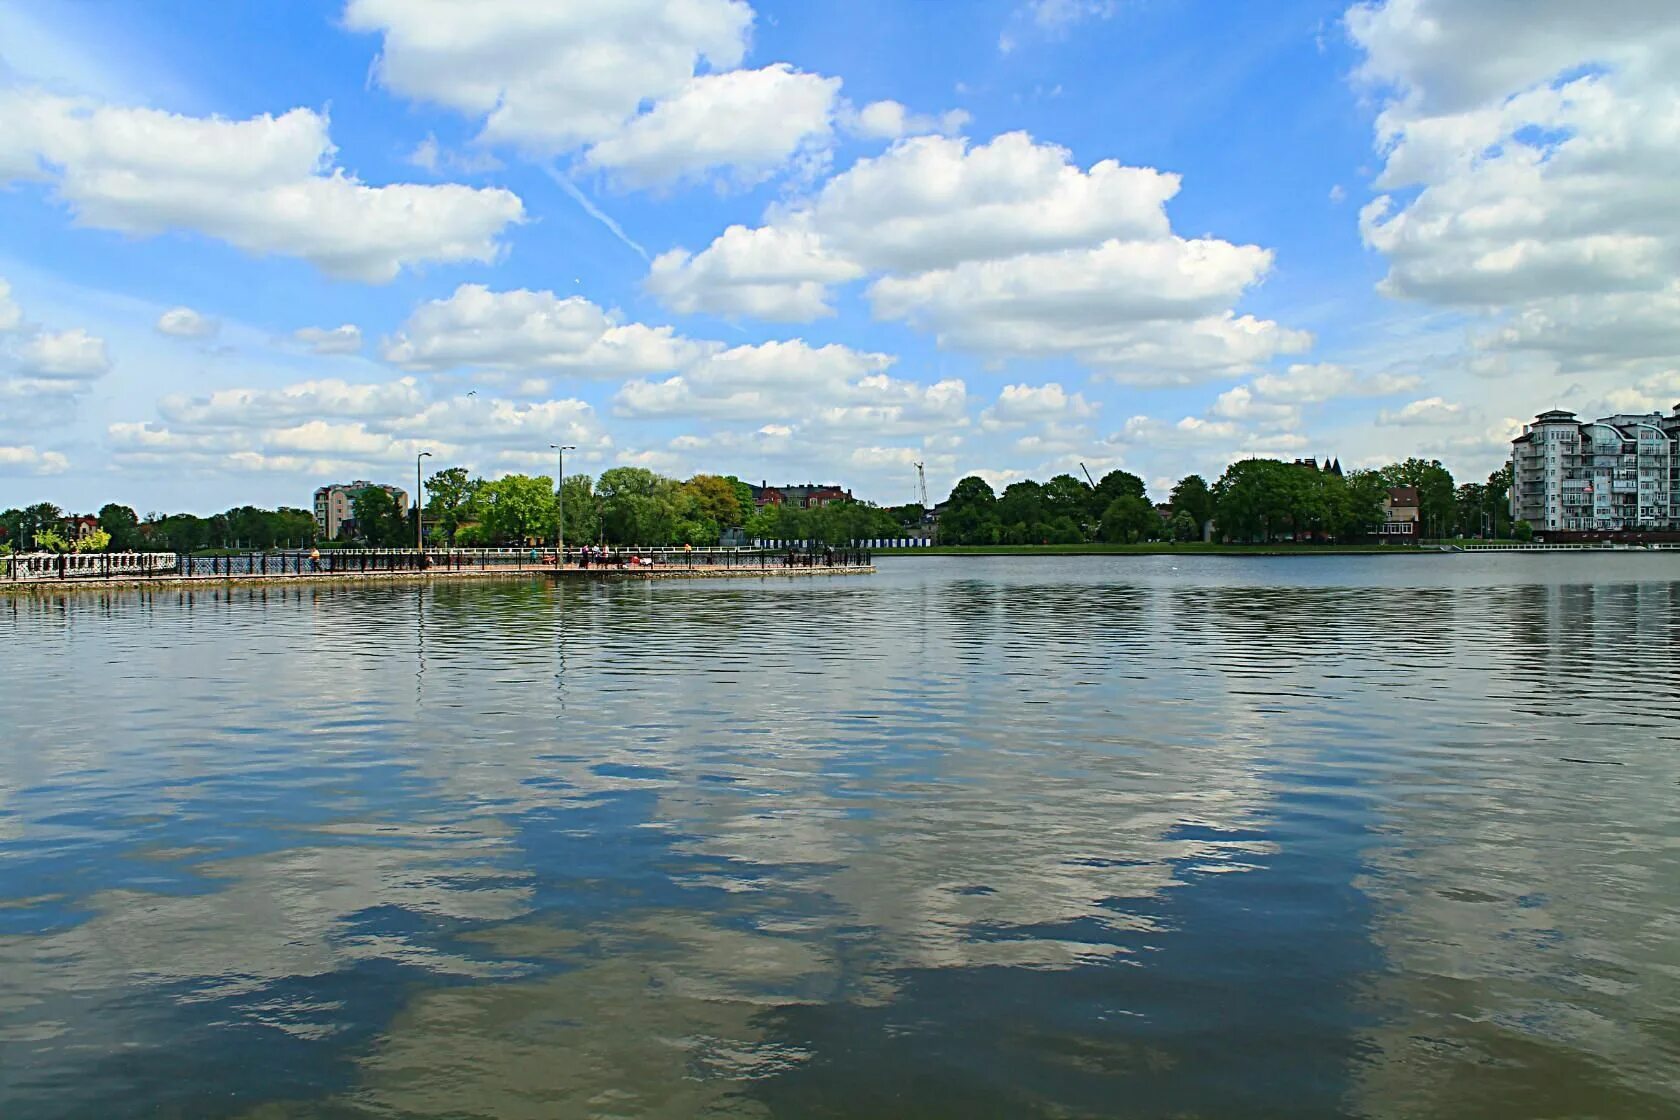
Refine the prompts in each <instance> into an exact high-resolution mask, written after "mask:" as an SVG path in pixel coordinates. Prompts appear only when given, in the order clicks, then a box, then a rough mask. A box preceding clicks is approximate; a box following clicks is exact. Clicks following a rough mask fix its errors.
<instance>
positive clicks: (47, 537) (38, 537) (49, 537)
mask: <svg viewBox="0 0 1680 1120" xmlns="http://www.w3.org/2000/svg"><path fill="white" fill-rule="evenodd" d="M35 547H36V548H37V549H39V550H40V551H42V552H69V551H70V542H69V540H68V539H66V538H65V536H64V534H63V533H61V532H59V531H58V530H57V529H38V530H36V532H35Z"/></svg>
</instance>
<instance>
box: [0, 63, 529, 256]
mask: <svg viewBox="0 0 1680 1120" xmlns="http://www.w3.org/2000/svg"><path fill="white" fill-rule="evenodd" d="M0 135H3V136H5V137H7V139H6V140H5V141H0V143H3V144H5V145H6V147H7V150H8V151H10V153H11V155H10V158H8V157H7V156H6V155H5V154H3V153H0V182H6V181H16V180H19V179H39V180H43V181H46V182H48V183H50V184H51V185H52V187H53V190H54V193H55V195H56V196H57V197H58V198H59V199H60V200H62V201H63V202H64V203H65V204H66V205H67V206H68V207H69V208H70V209H71V211H72V212H73V213H74V214H75V216H76V220H77V221H78V222H79V223H81V224H82V225H87V226H93V227H96V228H99V229H108V230H116V231H118V232H121V233H126V234H131V235H136V236H152V235H156V234H161V233H164V232H166V231H169V230H185V231H191V232H195V233H199V234H203V235H204V236H207V237H211V238H215V239H217V240H220V241H224V242H227V243H228V244H230V245H233V246H235V247H236V248H239V249H242V250H245V251H246V252H249V253H253V254H257V255H279V256H294V257H301V258H303V259H304V260H307V261H309V262H310V263H312V264H314V265H315V266H316V267H317V268H319V269H321V270H322V271H323V272H326V273H328V274H329V275H332V276H337V277H342V278H344V279H350V280H360V281H366V282H371V283H380V282H384V281H387V280H390V279H392V278H393V277H395V276H396V275H397V273H398V272H399V271H401V270H402V269H403V268H405V267H412V266H415V265H420V264H426V263H458V262H463V261H478V262H489V261H492V260H494V259H495V258H496V256H497V255H498V252H499V249H500V246H499V243H498V241H497V238H498V236H499V235H500V234H501V233H502V232H503V231H504V230H505V229H506V228H507V226H509V225H510V224H513V223H516V222H518V221H520V220H521V219H522V218H523V215H524V209H523V206H522V204H521V203H520V200H519V198H518V196H517V195H515V194H513V193H512V192H510V191H506V190H502V189H500V188H482V189H475V188H470V187H465V186H460V185H456V184H436V185H427V186H421V185H414V184H394V185H390V186H370V185H368V184H366V183H363V182H361V181H360V180H358V179H356V178H354V177H353V176H351V175H349V174H347V173H346V172H344V171H343V170H341V169H338V168H335V167H334V166H333V156H334V153H335V149H334V147H333V144H332V141H331V139H330V138H329V136H328V129H327V119H326V117H324V116H322V115H321V114H318V113H315V112H313V111H311V110H308V109H293V110H291V111H290V112H288V113H284V114H282V115H280V116H278V117H276V116H269V115H266V114H265V115H263V116H257V117H252V118H249V119H247V120H241V121H230V120H225V119H222V118H220V117H208V118H206V117H188V116H182V115H179V114H175V113H166V112H161V111H158V110H154V109H136V108H122V107H115V106H102V105H96V104H92V103H89V102H85V101H75V100H70V99H66V98H61V97H54V96H51V95H48V94H43V93H38V92H29V91H11V92H7V93H3V94H0Z"/></svg>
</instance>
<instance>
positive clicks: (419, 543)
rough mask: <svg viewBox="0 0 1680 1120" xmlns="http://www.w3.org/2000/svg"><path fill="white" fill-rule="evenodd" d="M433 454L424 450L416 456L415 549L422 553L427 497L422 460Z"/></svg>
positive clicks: (424, 537)
mask: <svg viewBox="0 0 1680 1120" xmlns="http://www.w3.org/2000/svg"><path fill="white" fill-rule="evenodd" d="M431 455H432V453H431V452H430V451H422V452H420V454H418V455H416V456H415V457H414V551H416V552H418V553H420V554H422V555H424V554H425V552H426V499H425V498H424V497H423V496H422V495H424V494H425V491H424V490H423V489H422V488H421V485H420V460H422V459H429V458H431Z"/></svg>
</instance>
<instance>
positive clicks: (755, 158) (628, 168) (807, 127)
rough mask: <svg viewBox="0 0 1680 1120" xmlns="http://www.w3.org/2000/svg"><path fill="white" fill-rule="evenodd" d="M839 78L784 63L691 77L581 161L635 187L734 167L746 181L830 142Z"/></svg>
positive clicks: (736, 174)
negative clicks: (677, 89)
mask: <svg viewBox="0 0 1680 1120" xmlns="http://www.w3.org/2000/svg"><path fill="white" fill-rule="evenodd" d="M839 94H840V79H839V78H825V77H822V76H821V75H818V74H806V73H802V72H800V71H798V70H795V69H794V68H793V67H791V66H789V65H787V64H786V63H777V64H776V65H773V66H766V67H764V68H763V69H762V70H732V71H730V72H728V73H724V74H703V75H701V76H699V77H695V78H690V79H689V80H688V82H687V84H685V85H684V86H683V88H682V89H681V90H680V91H678V92H677V93H676V94H674V95H673V96H671V97H669V98H666V99H664V100H662V101H660V102H658V103H657V104H655V105H654V106H653V107H652V108H651V109H650V110H649V111H648V112H646V113H644V114H642V115H641V116H639V117H637V118H635V119H634V120H632V121H630V122H629V123H628V124H626V125H625V126H624V127H623V128H622V129H621V130H619V131H618V132H617V133H615V134H614V135H612V136H609V137H607V138H606V139H603V140H601V141H600V142H599V143H597V144H595V145H594V146H592V147H591V148H590V149H589V150H588V152H587V153H586V154H585V156H584V162H585V163H586V164H587V165H588V166H590V167H594V168H597V169H602V170H606V171H610V172H613V173H614V174H615V175H616V176H617V177H618V178H619V179H620V180H621V181H623V182H625V183H627V184H629V185H631V186H649V185H653V184H658V183H668V182H673V181H675V180H678V179H683V178H689V177H693V176H696V175H699V174H701V173H702V172H705V171H709V170H713V169H715V168H729V169H731V172H732V177H733V178H734V179H735V180H736V181H737V182H738V183H741V184H743V185H751V184H753V183H757V182H760V181H762V180H763V179H765V178H768V177H769V176H770V175H771V174H773V173H774V172H775V171H776V169H777V168H779V167H781V166H782V165H783V164H785V163H786V162H787V161H788V160H789V159H792V158H794V157H795V156H796V155H797V154H798V153H800V152H806V153H810V152H813V151H820V150H822V149H824V148H826V147H827V145H828V143H829V139H830V137H831V135H832V132H833V126H832V118H833V115H834V109H835V102H836V99H837V98H838V97H839Z"/></svg>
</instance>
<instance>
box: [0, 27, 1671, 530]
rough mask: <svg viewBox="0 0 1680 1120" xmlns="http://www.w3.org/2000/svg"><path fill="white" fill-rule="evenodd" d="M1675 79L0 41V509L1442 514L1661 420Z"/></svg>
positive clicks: (687, 33) (689, 43)
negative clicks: (1321, 497) (1542, 428)
mask: <svg viewBox="0 0 1680 1120" xmlns="http://www.w3.org/2000/svg"><path fill="white" fill-rule="evenodd" d="M1589 15H1590V18H1589ZM1494 41H1497V42H1499V43H1501V49H1500V51H1498V52H1490V51H1489V50H1488V49H1487V44H1488V43H1490V42H1494ZM1677 42H1680V17H1676V16H1675V15H1673V14H1672V12H1671V10H1668V6H1667V5H1663V4H1658V3H1639V2H1634V0H1613V2H1608V3H1605V4H1603V5H1597V6H1594V9H1593V11H1592V12H1591V13H1590V14H1589V13H1585V12H1584V10H1583V9H1582V8H1581V6H1580V5H1577V4H1572V3H1565V2H1563V0H1539V2H1536V3H1534V4H1531V5H1524V6H1523V7H1522V15H1521V17H1520V20H1519V18H1518V17H1517V16H1516V13H1515V12H1514V10H1513V8H1512V7H1511V5H1509V4H1507V3H1503V2H1501V0H1459V2H1457V3H1452V4H1447V3H1443V2H1438V0H1436V2H1432V0H1384V2H1375V3H1370V4H1360V5H1354V6H1352V7H1349V6H1348V5H1347V4H1346V3H1321V2H1308V0H1288V2H1286V0H1279V2H1274V3H1268V4H1265V5H1231V4H1215V3H1211V2H1206V0H1200V2H1198V0H1025V2H1023V0H1010V2H998V3H977V4H964V5H957V4H944V3H921V4H905V3H882V2H868V3H847V4H818V3H799V4H792V3H789V4H776V3H757V4H752V5H751V6H749V5H748V4H747V3H746V2H745V0H625V2H624V3H623V4H620V5H612V6H601V5H587V4H569V3H559V2H555V3H549V4H544V3H523V2H521V3H511V2H510V3H499V2H485V3H479V4H472V5H464V4H459V3H454V2H452V0H401V2H399V0H349V3H348V4H346V3H336V2H335V3H297V4H288V5H284V6H257V5H211V4H203V3H172V4H164V3H144V4H142V3H118V2H106V3H101V4H98V5H91V4H69V3H65V4H54V3H30V4H19V3H14V2H10V0H0V284H3V285H4V287H0V506H3V505H13V504H22V503H25V502H28V501H34V500H41V499H47V500H52V501H56V502H58V503H59V504H61V505H64V506H66V507H70V508H93V507H96V506H97V505H99V504H101V503H103V502H104V501H107V500H112V499H115V500H120V501H125V502H128V503H130V504H132V505H134V506H135V507H136V508H138V509H140V510H142V511H146V510H151V509H169V510H175V509H186V510H193V511H197V512H210V511H213V510H216V509H220V508H225V507H226V506H228V505H231V504H235V503H245V502H251V503H256V504H263V505H272V504H277V503H284V504H294V505H306V504H307V498H308V495H309V492H310V491H311V490H312V489H313V488H314V487H315V486H316V485H319V484H320V483H322V482H325V481H331V480H336V479H341V478H348V477H375V478H381V479H389V480H391V481H395V482H398V483H399V484H402V483H404V482H405V480H408V479H411V478H412V470H413V456H414V454H415V452H416V451H418V450H422V449H429V450H432V451H433V452H434V459H433V463H436V464H449V463H462V464H465V465H467V466H470V467H471V468H473V469H474V470H476V471H479V472H482V473H485V474H496V473H502V472H506V471H510V470H517V471H533V472H536V471H543V470H546V469H551V468H550V463H551V460H550V458H549V452H548V450H547V449H548V445H549V444H550V443H554V442H560V441H563V442H566V443H571V444H575V445H577V447H578V450H577V451H576V452H574V453H573V456H572V458H571V460H570V461H569V463H568V469H571V468H572V467H573V466H574V465H575V467H576V469H578V470H587V471H590V472H591V473H598V472H599V471H600V470H602V469H605V468H606V467H609V466H614V465H621V464H632V465H643V466H648V467H652V468H654V469H657V470H660V471H663V472H666V473H671V474H675V475H679V476H686V475H688V474H690V473H694V472H696V471H708V472H719V473H734V474H738V475H741V476H743V477H747V478H752V479H755V480H756V479H759V478H769V479H772V480H783V481H803V480H807V479H810V480H815V479H818V478H821V479H826V480H836V481H840V482H842V483H845V484H849V485H851V486H852V487H853V488H854V489H855V490H856V491H857V492H858V493H859V495H860V496H864V497H867V498H871V499H874V500H877V501H881V502H898V501H904V500H907V499H908V498H909V497H910V495H911V493H912V486H913V480H914V471H913V467H912V466H911V464H913V463H916V462H925V463H926V464H927V470H928V476H929V485H930V489H931V490H933V491H935V492H936V494H938V493H943V492H944V491H945V490H947V489H948V488H949V487H950V485H951V484H952V483H953V482H954V481H955V480H956V479H957V478H959V477H961V476H962V475H964V474H968V473H980V474H982V475H984V476H985V477H987V478H988V479H990V480H991V481H993V482H994V483H996V484H999V485H1003V484H1006V483H1007V482H1009V481H1011V480H1013V479H1016V478H1021V477H1038V478H1044V477H1047V476H1048V475H1050V474H1054V473H1058V472H1061V471H1077V465H1078V464H1079V463H1080V462H1085V463H1086V464H1088V465H1089V466H1090V468H1091V469H1092V470H1093V471H1101V470H1107V469H1111V468H1114V467H1124V468H1126V469H1129V470H1132V471H1135V472H1136V473H1138V474H1140V475H1141V476H1142V477H1144V478H1145V479H1146V480H1147V481H1148V482H1149V483H1150V485H1151V488H1152V489H1153V490H1154V491H1155V492H1156V493H1157V494H1158V495H1159V496H1162V497H1164V493H1165V490H1166V488H1168V487H1170V485H1171V483H1172V480H1174V479H1175V478H1177V477H1180V476H1181V475H1183V474H1185V473H1188V472H1190V471H1200V472H1202V473H1204V474H1206V475H1208V477H1210V478H1212V477H1214V476H1216V475H1217V474H1218V473H1219V471H1220V470H1221V469H1222V468H1223V466H1224V465H1225V464H1226V463H1227V462H1229V461H1230V460H1231V459H1233V458H1236V457H1239V456H1246V455H1274V456H1284V457H1294V456H1300V455H1320V456H1324V455H1335V456H1338V457H1339V458H1340V459H1341V460H1342V461H1343V463H1344V464H1346V465H1377V464H1380V463H1381V462H1384V461H1388V460H1390V459H1393V458H1399V457H1404V456H1406V455H1411V454H1421V455H1425V456H1429V457H1439V458H1441V459H1443V461H1445V462H1446V463H1447V465H1448V466H1449V467H1450V468H1452V469H1453V470H1454V471H1455V473H1457V474H1459V475H1460V476H1461V477H1464V478H1470V479H1475V478H1480V477H1481V476H1482V475H1485V474H1486V473H1487V472H1488V471H1489V470H1491V469H1492V468H1493V467H1494V466H1496V465H1497V463H1498V462H1499V461H1500V459H1501V458H1502V457H1503V455H1504V453H1505V448H1506V441H1507V440H1508V439H1509V436H1510V434H1511V431H1512V428H1513V426H1514V425H1517V424H1520V422H1521V419H1522V418H1523V417H1526V416H1531V415H1532V414H1533V413H1534V412H1536V411H1538V410H1540V409H1542V408H1545V407H1551V406H1552V405H1554V404H1561V405H1564V406H1566V407H1573V408H1577V409H1579V410H1581V411H1584V412H1585V411H1595V410H1597V411H1606V412H1607V411H1612V410H1626V409H1641V410H1642V409H1647V408H1657V407H1661V408H1667V407H1669V406H1671V405H1672V404H1673V402H1674V400H1676V399H1680V373H1677V372H1676V368H1675V367H1676V361H1675V358H1674V354H1675V353H1676V351H1677V349H1680V336H1677V332H1680V326H1677V325H1676V324H1677V323H1680V314H1676V311H1680V288H1677V286H1676V282H1675V280H1674V277H1675V275H1676V274H1677V271H1680V270H1677V268H1676V265H1677V264H1680V233H1677V232H1676V231H1677V230H1680V222H1677V221H1676V218H1680V203H1676V201H1675V198H1674V196H1675V194H1676V192H1674V191H1673V190H1672V182H1673V181H1674V180H1673V174H1674V171H1675V169H1676V168H1675V165H1676V164H1680V154H1677V153H1680V130H1677V126H1676V124H1675V121H1676V119H1680V118H1677V115H1676V107H1677V105H1680V93H1677V89H1676V80H1675V78H1674V77H1673V75H1675V74H1677V73H1680V47H1677V45H1676V44H1677ZM614 227H616V228H614ZM300 332H303V333H300Z"/></svg>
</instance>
